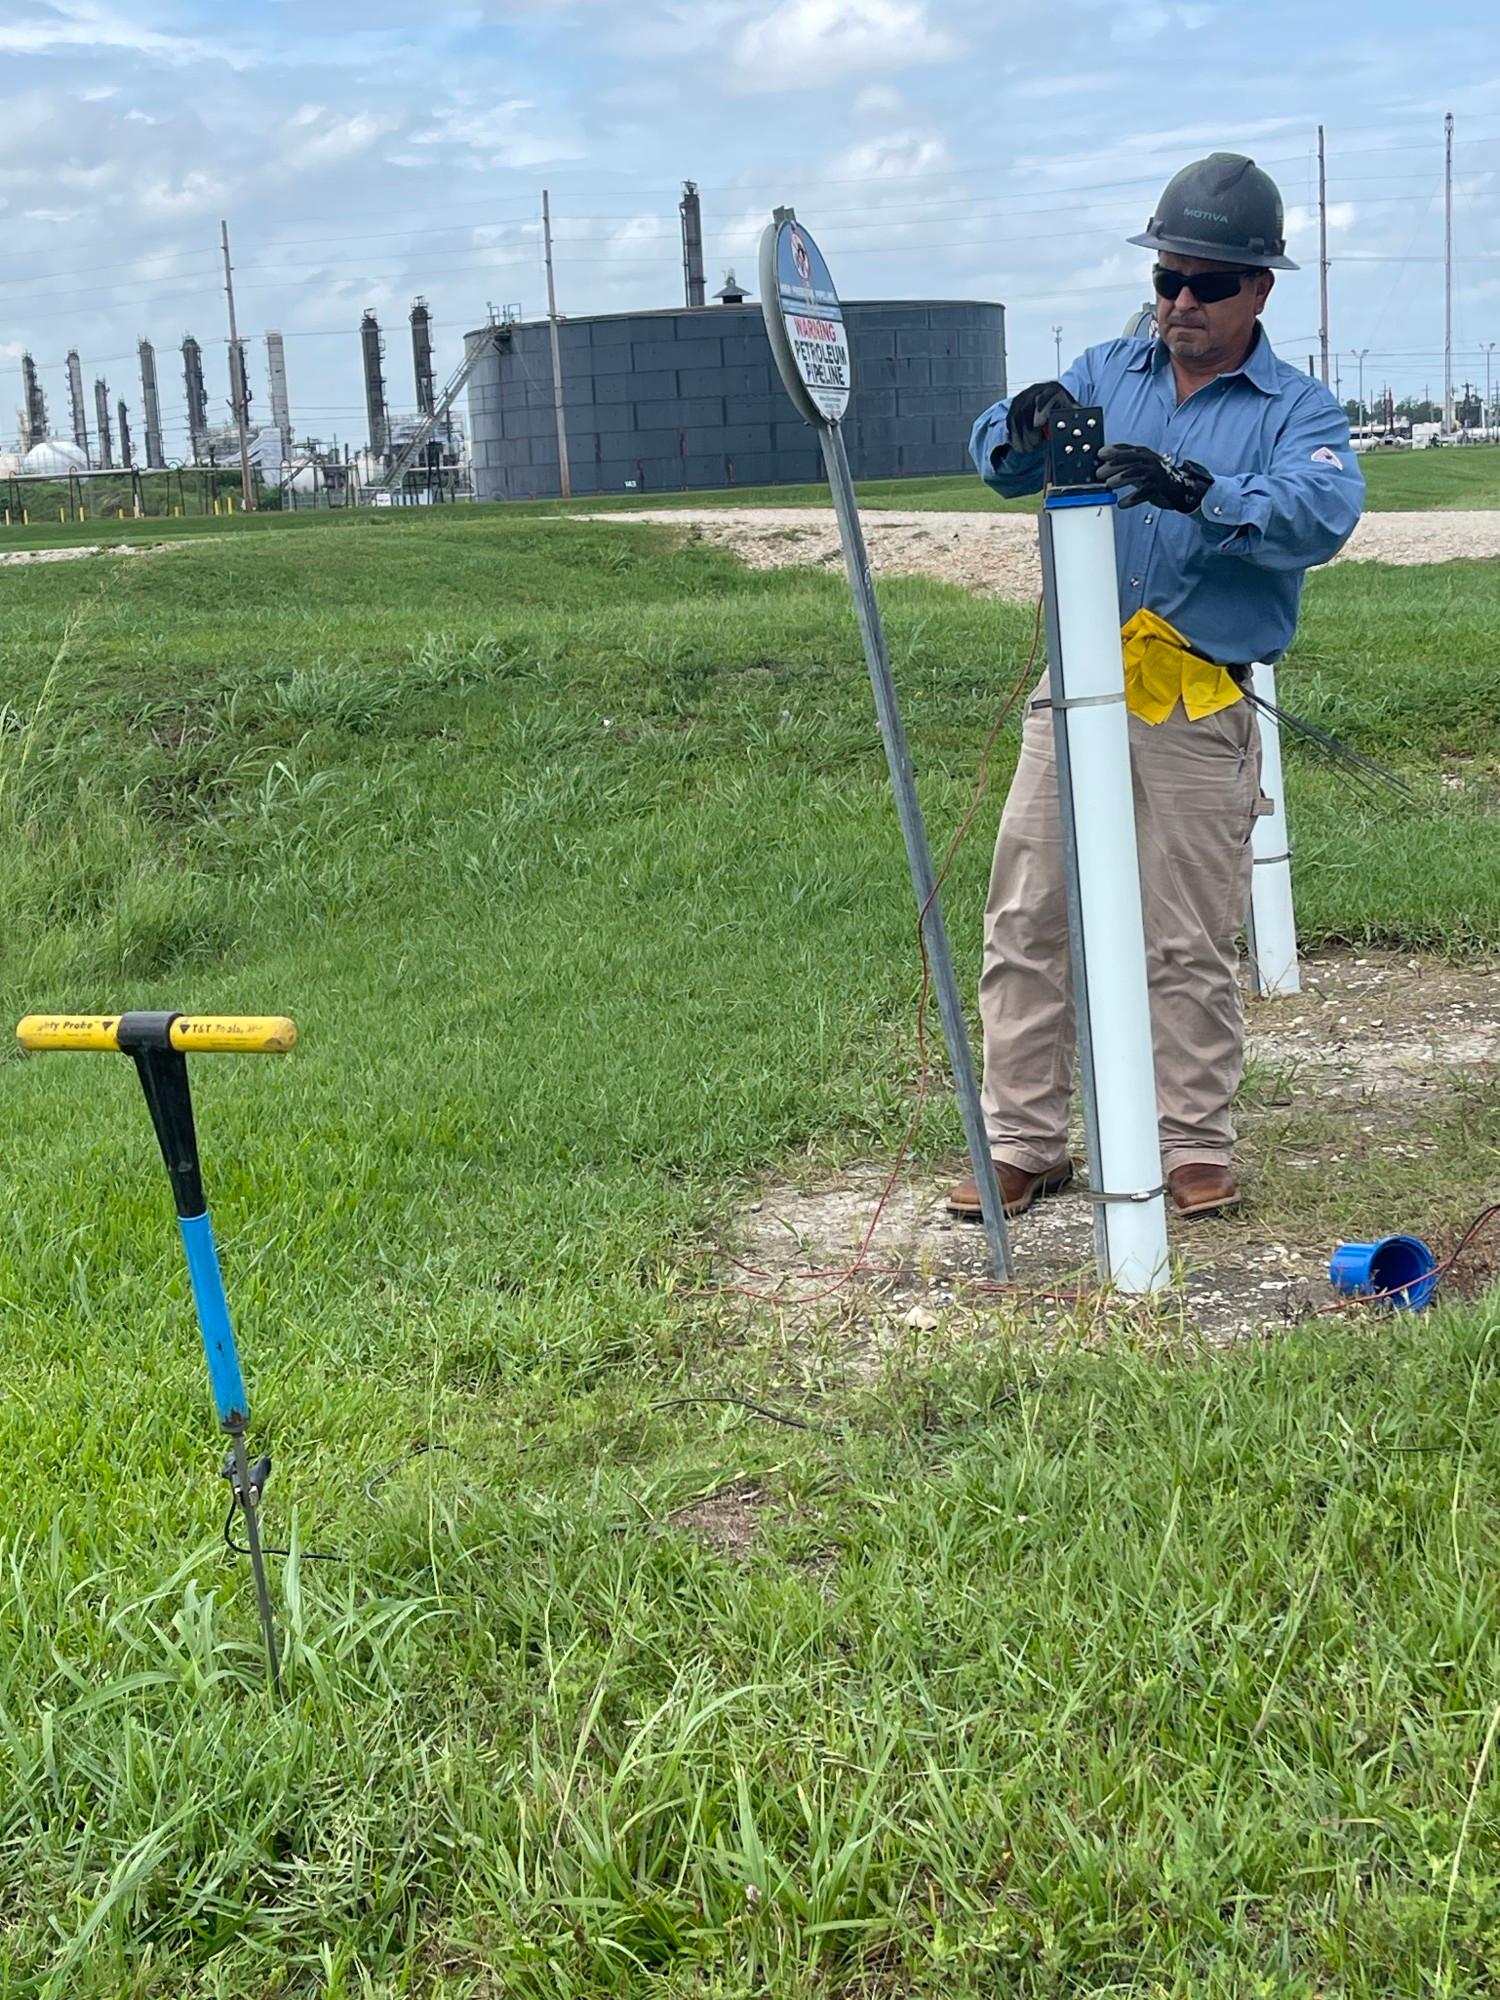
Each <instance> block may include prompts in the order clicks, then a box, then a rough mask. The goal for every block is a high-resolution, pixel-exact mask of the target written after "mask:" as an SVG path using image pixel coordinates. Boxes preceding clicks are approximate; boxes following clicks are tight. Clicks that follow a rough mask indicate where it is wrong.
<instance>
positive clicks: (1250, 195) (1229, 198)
mask: <svg viewBox="0 0 1500 2000" xmlns="http://www.w3.org/2000/svg"><path fill="white" fill-rule="evenodd" d="M1128 240H1129V241H1130V242H1131V243H1139V244H1140V245H1141V246H1142V247H1143V248H1144V249H1147V250H1175V251H1176V252H1177V253H1178V254H1179V255H1180V256H1183V257H1211V258H1213V259H1214V260H1215V262H1217V263H1220V264H1254V265H1257V266H1259V268H1260V269H1262V270H1266V271H1295V270H1296V269H1297V266H1296V265H1295V264H1294V263H1293V262H1292V260H1291V258H1290V257H1288V256H1287V254H1286V216H1285V211H1284V210H1283V208H1282V205H1281V195H1280V192H1279V191H1278V189H1277V186H1276V183H1275V181H1273V180H1272V179H1271V176H1270V175H1269V174H1268V173H1265V172H1264V171H1263V170H1262V169H1261V168H1260V167H1258V166H1257V165H1256V164H1255V162H1254V160H1247V159H1246V158H1245V156H1244V154H1243V153H1210V154H1209V156H1208V158H1207V159H1206V160H1194V162H1193V164H1192V165H1191V166H1190V167H1184V168H1183V169H1182V171H1181V173H1178V174H1173V176H1172V178H1171V180H1169V181H1168V182H1167V186H1166V191H1165V193H1164V194H1163V195H1162V198H1161V200H1160V201H1159V202H1158V203H1157V204H1156V213H1155V214H1154V215H1153V216H1152V218H1151V220H1150V221H1149V222H1148V223H1147V224H1146V229H1145V233H1144V235H1141V236H1132V237H1130V238H1129V239H1128Z"/></svg>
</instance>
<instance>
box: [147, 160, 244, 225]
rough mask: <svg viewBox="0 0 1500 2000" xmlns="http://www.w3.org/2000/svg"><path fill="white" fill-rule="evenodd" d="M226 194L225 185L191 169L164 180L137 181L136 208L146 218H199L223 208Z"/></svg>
mask: <svg viewBox="0 0 1500 2000" xmlns="http://www.w3.org/2000/svg"><path fill="white" fill-rule="evenodd" d="M228 193H229V184H228V182H227V181H223V180H220V179H219V178H218V177H217V176H216V175H214V174H210V173H206V172H205V171H204V170H203V169H202V168H201V167H194V168H192V169H191V170H190V171H189V172H187V173H185V174H177V175H175V176H174V177H173V178H172V179H170V180H167V179H163V178H161V177H158V178H156V179H155V180H148V181H138V182H137V183H136V185H135V189H134V194H135V201H136V206H137V207H138V208H139V209H140V210H141V211H142V213H143V214H146V215H201V214H203V213H204V212H205V211H209V210H214V209H218V208H220V207H222V206H223V203H224V198H225V196H226V195H227V194H228Z"/></svg>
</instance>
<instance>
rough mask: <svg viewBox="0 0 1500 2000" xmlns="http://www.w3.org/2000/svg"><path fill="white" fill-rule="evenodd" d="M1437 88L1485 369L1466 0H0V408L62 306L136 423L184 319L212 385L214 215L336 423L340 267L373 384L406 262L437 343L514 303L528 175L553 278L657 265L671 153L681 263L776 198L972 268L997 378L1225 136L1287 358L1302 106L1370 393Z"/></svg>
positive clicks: (1497, 321)
mask: <svg viewBox="0 0 1500 2000" xmlns="http://www.w3.org/2000/svg"><path fill="white" fill-rule="evenodd" d="M1351 18H1352V19H1354V20H1355V25H1354V26H1353V27H1351V26H1349V25H1347V23H1348V22H1349V21H1350V19H1351ZM1448 109H1451V110H1453V111H1454V113H1455V114H1456V117H1457V121H1458V125H1457V136H1458V151H1457V156H1456V157H1457V162H1458V208H1457V240H1458V246H1459V252H1460V284H1459V290H1458V302H1457V347H1458V350H1459V358H1458V362H1457V366H1456V374H1457V377H1458V379H1459V380H1460V381H1462V380H1463V379H1464V378H1465V377H1466V376H1467V377H1470V378H1472V379H1475V380H1478V381H1482V379H1483V371H1484V360H1483V354H1482V352H1481V348H1482V343H1484V342H1486V341H1489V340H1500V200H1497V179H1500V36H1497V34H1496V32H1495V26H1494V12H1493V8H1492V7H1490V6H1476V5H1469V4H1445V0H1436V4H1433V5H1429V6H1427V7H1425V8H1421V9H1418V8H1415V7H1412V6H1410V5H1409V4H1407V5H1402V6H1397V5H1395V4H1393V3H1392V0H1366V4H1364V5H1363V6H1362V7H1361V8H1360V9H1359V10H1357V15H1356V12H1355V10H1349V9H1345V8H1342V7H1335V6H1328V5H1319V4H1316V0H1314V4H1312V5H1308V4H1303V5H1300V6H1297V7H1293V6H1291V5H1289V4H1285V0H1259V4H1257V5H1245V4H1238V5H1228V4H1222V3H1221V0H1110V4H1104V0H633V4H621V0H472V4H468V5H462V6H450V5H447V4H445V0H428V5H427V6H426V7H423V8H418V7H415V6H413V5H411V4H410V0H404V3H403V4H400V5H397V4H394V0H363V4H360V5H357V6H351V5H346V4H336V0H263V3H262V4H245V0H238V4H237V0H224V4H219V5H214V6H209V5H205V4H198V0H177V4H171V0H29V4H27V5H26V6H25V7H21V6H18V5H15V4H13V0H0V242H3V244H4V247H5V257H4V272H3V275H0V437H3V438H4V439H5V440H6V441H9V440H10V439H11V438H12V436H13V433H14V416H13V412H14V410H15V409H16V407H17V405H18V403H19V401H20V372H19V365H18V364H19V357H20V354H21V351H22V349H23V348H25V347H29V348H30V349H31V351H32V352H33V353H34V354H35V355H36V357H37V359H38V361H39V362H40V363H41V364H42V368H43V379H44V383H45V386H46V389H47V392H48V400H49V406H50V408H51V410H52V412H53V427H54V428H55V429H56V428H66V423H65V418H66V392H65V386H64V376H63V371H62V362H63V357H64V355H65V353H66V350H67V349H68V348H69V347H70V346H74V345H76V346H77V347H78V348H79V350H80V353H81V355H82V358H83V364H84V371H85V379H86V381H87V382H89V383H91V382H92V380H93V377H94V376H95V374H99V373H102V374H105V375H106V376H108V378H109V380H110V382H111V387H112V393H113V394H114V395H116V396H118V395H123V396H124V397H125V399H126V401H127V402H128V403H129V404H130V405H131V408H132V413H133V418H134V414H135V412H136V411H137V406H138V403H139V385H138V381H137V378H136V371H135V341H136V338H137V336H138V335H140V334H143V333H145V334H149V335H150V336H151V338H152V339H153V340H154V341H155V342H156V345H157V350H158V366H159V369H160V373H161V380H162V388H163V402H164V415H165V417H166V421H167V431H168V449H169V452H171V451H173V450H177V451H180V450H181V448H182V445H183V441H184V429H185V425H184V419H183V409H182V398H181V393H180V386H179V375H180V370H179V362H178V358H177V353H176V349H177V346H178V343H179V342H180V340H181V338H182V335H183V333H184V332H186V331H192V332H194V333H196V334H197V336H198V338H199V339H200V340H201V341H202V343H203V345H204V349H205V356H206V367H207V373H208V378H209V389H210V395H211V397H212V399H213V400H214V402H215V404H216V405H217V411H216V414H222V412H223V403H224V398H225V395H226V393H227V389H226V383H227V373H226V363H225V349H224V344H223V342H224V334H225V322H224V306H223V297H222V291H221V289H220V284H221V274H220V271H219V268H218V264H217V244H218V224H219V219H220V217H221V216H224V217H227V218H228V220H229V224H230V229H231V233H232V238H233V244H234V252H235V264H236V272H237V286H238V289H239V305H240V319H241V327H242V330H243V331H245V332H247V333H249V334H252V335H258V334H259V333H260V332H262V331H263V330H264V329H265V328H267V327H280V328H282V329H283V330H284V331H285V333H286V338H287V360H288V376H289V381H290V386H291V395H292V406H293V415H294V418H295V420H296V422H297V425H298V429H299V432H313V433H316V434H320V435H323V436H325V437H326V436H328V435H329V434H331V433H337V434H338V435H339V436H340V437H341V438H348V439H350V440H351V441H353V442H356V443H357V442H359V441H361V440H362V438H363V415H362V397H361V384H360V375H359V359H358V344H357V335H356V329H357V326H358V322H359V317H360V313H361V311H362V310H363V309H364V308H365V307H366V306H373V307H375V308H376V309H377V310H378V311H379V313H380V314H381V317H382V320H383V321H384V322H385V324H386V327H387V336H388V349H389V352H388V357H387V363H386V369H387V376H388V379H389V383H390V392H389V393H390V401H391V404H392V407H393V408H397V409H400V408H407V407H410V405H411V403H412V401H413V396H412V391H411V380H410V368H409V362H408V348H407V342H406V326H405V316H406V313H407V311H408V309H409V307H410V304H411V300H412V297H413V296H414V294H416V293H417V292H419V291H420V292H423V293H425V294H426V296H427V297H428V299H429V300H430V302H431V304H432V308H433V313H434V318H435V325H436V340H437V351H438V363H439V369H440V372H442V373H446V372H447V370H448V368H449V367H451V366H452V364H453V363H454V361H455V360H456V359H457V358H458V354H459V343H460V335H461V334H462V332H463V330H464V328H465V327H467V326H472V325H474V324H476V323H477V322H478V321H479V320H481V319H482V318H483V316H484V310H485V306H486V303H487V302H491V301H492V302H493V303H494V304H495V305H497V306H503V305H506V304H512V303H514V304H519V305H520V306H521V307H522V309H523V310H524V312H525V313H526V314H527V315H528V316H530V315H532V314H536V313H538V312H540V311H541V310H542V308H543V306H544V304H545V291H544V283H543V277H542V270H541V261H540V254H539V234H540V230H539V223H538V219H537V218H538V204H539V198H540V190H541V188H542V187H543V185H546V186H548V187H550V189H551V191H552V197H553V204H554V212H555V215H556V217H557V229H558V250H557V256H558V279H559V303H560V305H561V307H562V308H563V310H565V311H569V312H574V313H584V312H591V311H609V310H621V309H625V308H630V307H638V306H652V305H667V304H673V303H677V302H678V301H679V300H680V298H681V261H680V248H679V238H678V232H677V212H676V204H677V199H678V195H679V193H680V185H681V181H682V179H683V177H684V176H689V175H690V176H692V177H693V178H694V179H696V180H697V181H698V182H699V183H700V184H701V186H702V189H703V198H704V208H705V233H706V238H707V246H708V258H709V277H710V288H711V289H712V288H714V287H716V286H717V284H718V283H719V282H721V280H722V276H723V274H724V272H725V270H726V269H727V268H728V267H729V266H730V265H735V266H737V267H738V269H739V272H740V275H741V276H742V277H747V278H748V277H751V276H752V275H753V269H754V247H755V243H756V240H757V237H758V234H759V230H760V227H761V224H762V222H763V221H764V219H765V217H766V215H767V213H768V211H769V209H770V208H771V207H772V206H773V205H774V203H776V202H777V201H792V202H795V204H796V206H797V208H798V211H799V213H800V214H802V215H803V217H804V218H805V219H806V220H807V221H808V222H809V224H810V225H811V226H812V227H813V228H814V230H815V232H816V233H817V234H818V236H819V238H820V240H821V241H822V243H823V246H824V248H825V250H826V251H827V253H828V256H829V259H830V262H831V263H832V265H833V268H834V271H835V273H836V275H837V277H838V279H839V282H840V286H841V288H842V290H843V291H844V293H845V295H846V296H848V297H865V298H868V297H903V296H925V295H935V296H951V297H969V298H973V297H977V298H991V299H999V300H1002V301H1004V302H1005V303H1006V305H1007V306H1008V308H1009V352H1010V365H1011V376H1012V381H1013V383H1015V382H1020V381H1022V380H1025V379H1029V378H1032V377H1035V376H1037V375H1040V374H1043V373H1051V372H1052V368H1053V353H1054V339H1053V334H1052V328H1053V327H1054V326H1055V325H1060V326H1061V327H1062V329H1063V331H1062V345H1063V350H1064V359H1067V358H1069V356H1070V355H1071V354H1072V353H1073V352H1075V351H1076V350H1077V349H1079V348H1080V347H1082V346H1085V345H1087V344H1088V343H1089V342H1091V341H1094V340H1099V339H1104V338H1107V337H1109V336H1110V335H1112V334H1113V333H1115V332H1117V331H1118V330H1119V328H1120V326H1121V325H1122V324H1123V321H1124V319H1125V316H1126V314H1127V312H1128V311H1129V310H1130V309H1131V308H1132V307H1134V306H1135V305H1138V304H1139V303H1140V301H1141V300H1142V298H1143V297H1144V296H1145V279H1146V270H1147V265H1148V260H1147V259H1146V257H1145V256H1144V254H1143V253H1141V252H1139V251H1135V250H1132V249H1129V248H1128V247H1126V245H1125V244H1124V242H1123V239H1124V237H1125V236H1126V235H1128V234H1130V233H1131V232H1132V231H1133V230H1136V229H1138V228H1139V227H1140V226H1141V225H1142V223H1143V222H1144V221H1145V218H1146V216H1147V214H1148V212H1149V210H1150V208H1151V206H1152V203H1153V200H1154V197H1155V195H1156V193H1157V191H1158V190H1159V188H1160V186H1161V184H1162V183H1163V182H1164V181H1165V179H1166V178H1167V176H1168V175H1169V174H1170V173H1171V172H1172V171H1173V170H1174V169H1175V168H1176V167H1177V166H1179V165H1181V164H1182V163H1183V162H1184V161H1185V160H1187V159H1190V158H1193V157H1195V156H1196V155H1198V154H1200V153H1202V152H1205V151H1208V150H1211V149H1213V148H1215V147H1224V148H1230V149H1235V150H1241V151H1247V152H1251V153H1253V154H1254V155H1255V156H1256V157H1257V158H1258V159H1260V160H1261V161H1262V162H1263V163H1264V164H1265V165H1266V166H1268V167H1269V168H1270V170H1271V171H1272V172H1273V173H1274V174H1275V175H1276V177H1277V179H1278V180H1279V181H1280V183H1281V185H1282V187H1283V190H1284V192H1285V195H1286V199H1287V203H1288V207H1289V210H1290V211H1291V218H1290V219H1291V231H1292V254H1293V255H1294V256H1296V257H1297V258H1298V259H1299V261H1301V262H1303V263H1304V264H1305V265H1306V266H1307V267H1308V268H1307V269H1306V270H1305V271H1304V272H1302V273H1299V274H1297V275H1296V276H1293V277H1290V278H1287V279H1284V280H1283V281H1282V283H1281V284H1280V285H1279V286H1278V288H1277V292H1276V296H1275V298H1274V300H1273V302H1272V307H1271V313H1270V317H1269V320H1268V325H1269V326H1270V329H1271V333H1272V337H1273V339H1274V340H1275V341H1276V343H1277V345H1278V346H1280V347H1281V348H1282V349H1283V351H1285V352H1287V353H1288V354H1289V355H1292V356H1294V357H1299V358H1305V356H1306V355H1307V354H1308V353H1309V352H1310V351H1311V350H1312V349H1313V347H1314V346H1315V343H1316V328H1317V324H1318V306H1317V285H1316V271H1315V268H1314V260H1315V258H1316V235H1315V224H1314V215H1313V210H1312V201H1313V198H1314V192H1315V186H1316V178H1315V169H1314V143H1315V133H1316V127H1317V125H1318V122H1319V121H1320V120H1321V121H1322V122H1323V123H1324V124H1325V125H1326V127H1327V129H1328V147H1329V171H1330V198H1331V201H1332V219H1333V231H1332V239H1331V254H1332V256H1333V258H1334V260H1335V261H1334V266H1333V273H1332V313H1331V328H1332V334H1333V340H1334V345H1335V347H1336V349H1337V350H1339V351H1340V353H1341V355H1342V372H1343V377H1344V388H1345V392H1346V394H1351V395H1352V394H1353V393H1354V384H1355V377H1356V364H1355V363H1354V361H1353V360H1352V359H1351V358H1350V351H1351V350H1353V349H1355V348H1367V349H1369V350H1370V354H1369V357H1368V359H1367V362H1366V367H1365V388H1366V393H1367V395H1368V396H1369V397H1371V398H1372V399H1373V397H1374V395H1375V393H1376V392H1377V390H1378V389H1379V387H1380V386H1381V385H1383V384H1384V383H1385V382H1387V381H1389V382H1391V383H1392V384H1393V385H1394V386H1395V388H1396V390H1397V392H1398V393H1404V392H1406V391H1410V390H1415V391H1417V392H1420V391H1421V390H1422V389H1423V387H1424V385H1426V384H1430V385H1431V386H1432V388H1433V391H1434V393H1438V392H1439V390H1440V384H1441V380H1442V355H1441V348H1442V333H1443V317H1442V264H1441V253H1442V188H1441V184H1442V117H1443V113H1444V111H1445V110H1448ZM263 353H264V351H263V349H262V348H261V347H260V346H259V344H258V343H257V346H256V347H255V349H254V351H253V354H252V383H253V386H254V387H255V389H256V392H257V399H258V400H257V406H256V408H257V414H261V415H264V414H266V413H267V400H266V395H265V386H264V359H263ZM1496 360H1497V362H1500V352H1497V356H1496ZM1496 381H1497V384H1500V369H1497V371H1496ZM136 428H137V436H139V424H138V420H137V422H136Z"/></svg>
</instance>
